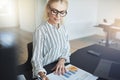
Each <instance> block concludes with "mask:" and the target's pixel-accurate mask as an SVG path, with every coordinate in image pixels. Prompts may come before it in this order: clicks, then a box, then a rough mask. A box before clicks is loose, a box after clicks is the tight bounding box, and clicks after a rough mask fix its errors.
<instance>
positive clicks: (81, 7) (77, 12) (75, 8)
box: [65, 0, 97, 39]
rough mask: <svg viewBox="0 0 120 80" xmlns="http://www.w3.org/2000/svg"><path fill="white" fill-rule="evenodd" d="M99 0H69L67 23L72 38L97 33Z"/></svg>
mask: <svg viewBox="0 0 120 80" xmlns="http://www.w3.org/2000/svg"><path fill="white" fill-rule="evenodd" d="M96 21H97V0H69V10H68V15H67V17H66V20H65V22H66V25H67V29H68V30H69V35H70V39H76V38H81V37H86V36H89V35H93V34H95V33H96V28H95V27H94V25H95V24H96Z"/></svg>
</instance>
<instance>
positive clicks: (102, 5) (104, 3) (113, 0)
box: [97, 0, 120, 39]
mask: <svg viewBox="0 0 120 80" xmlns="http://www.w3.org/2000/svg"><path fill="white" fill-rule="evenodd" d="M97 16H98V17H97V21H98V23H103V19H106V20H107V21H108V24H112V23H114V19H115V18H120V0H99V2H98V14H97ZM97 33H98V34H101V33H103V31H102V30H101V31H100V30H99V32H97ZM116 38H119V39H120V33H119V32H118V33H117V35H116Z"/></svg>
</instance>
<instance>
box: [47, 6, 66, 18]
mask: <svg viewBox="0 0 120 80" xmlns="http://www.w3.org/2000/svg"><path fill="white" fill-rule="evenodd" d="M49 8H50V10H51V14H52V15H56V16H57V15H58V13H59V15H60V16H61V17H64V16H66V15H67V11H66V10H64V11H58V10H57V9H54V8H51V7H49Z"/></svg>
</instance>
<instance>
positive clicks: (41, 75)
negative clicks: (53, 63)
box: [38, 72, 49, 80]
mask: <svg viewBox="0 0 120 80" xmlns="http://www.w3.org/2000/svg"><path fill="white" fill-rule="evenodd" d="M38 74H39V75H40V77H41V79H42V80H49V79H48V77H47V76H46V75H45V73H44V72H39V73H38Z"/></svg>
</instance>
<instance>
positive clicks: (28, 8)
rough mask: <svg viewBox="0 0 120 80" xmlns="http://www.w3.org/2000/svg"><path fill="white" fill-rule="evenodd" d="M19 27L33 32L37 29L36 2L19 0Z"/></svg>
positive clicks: (33, 0)
mask: <svg viewBox="0 0 120 80" xmlns="http://www.w3.org/2000/svg"><path fill="white" fill-rule="evenodd" d="M18 3H19V8H18V9H19V26H20V28H21V29H23V30H26V31H30V32H32V31H33V30H34V29H35V0H18Z"/></svg>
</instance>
